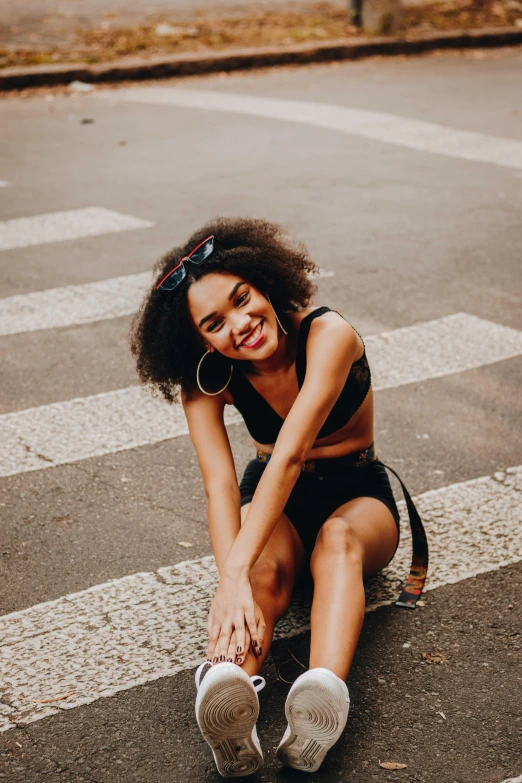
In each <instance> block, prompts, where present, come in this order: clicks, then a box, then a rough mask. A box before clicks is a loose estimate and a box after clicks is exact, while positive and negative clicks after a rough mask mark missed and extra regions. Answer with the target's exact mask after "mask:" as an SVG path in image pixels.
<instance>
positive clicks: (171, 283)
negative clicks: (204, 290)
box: [156, 235, 214, 291]
mask: <svg viewBox="0 0 522 783" xmlns="http://www.w3.org/2000/svg"><path fill="white" fill-rule="evenodd" d="M213 252H214V236H213V235H212V236H211V237H207V238H206V239H204V240H203V242H200V243H199V245H196V247H195V248H194V250H191V251H190V253H189V254H188V256H185V258H182V259H181V261H180V262H179V264H177V265H176V266H175V267H174V269H171V270H170V272H169V273H168V274H166V275H165V277H164V278H163V280H160V282H159V283H158V285H157V286H156V289H157V290H160V289H161V290H162V291H173V290H174V289H175V288H176V287H177V286H178V285H179V284H180V283H181V282H182V281H183V280H184V279H185V278H186V276H187V270H186V269H185V261H191V262H192V263H193V264H201V262H202V261H205V259H206V258H208V257H209V256H210V255H211V254H212V253H213Z"/></svg>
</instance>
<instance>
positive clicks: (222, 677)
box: [196, 667, 263, 778]
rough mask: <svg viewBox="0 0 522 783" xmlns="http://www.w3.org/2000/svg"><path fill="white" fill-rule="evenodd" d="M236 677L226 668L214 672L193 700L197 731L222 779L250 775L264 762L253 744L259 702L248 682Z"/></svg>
mask: <svg viewBox="0 0 522 783" xmlns="http://www.w3.org/2000/svg"><path fill="white" fill-rule="evenodd" d="M238 675H239V671H237V672H236V671H234V670H233V669H232V670H231V669H229V668H228V667H227V669H225V670H222V671H220V672H216V673H215V675H214V676H213V678H212V682H211V683H209V685H208V687H207V688H206V689H204V691H203V692H202V693H201V699H200V698H199V697H198V699H197V700H196V718H197V721H198V725H199V728H200V729H201V733H202V734H203V737H204V738H205V740H206V742H207V743H208V744H209V746H210V748H211V750H212V753H213V754H214V761H215V762H216V767H217V770H218V772H219V774H220V775H221V776H222V777H224V778H238V777H242V776H244V775H252V774H253V773H254V772H257V770H258V769H259V768H260V767H261V765H262V763H263V754H262V753H261V751H260V749H259V748H258V747H257V745H256V743H255V741H254V736H255V731H254V729H255V725H256V721H257V718H258V715H259V700H258V698H257V695H256V693H255V691H254V690H253V688H252V687H251V685H250V683H249V682H247V681H246V680H243V679H242V678H241V677H240V676H239V677H238ZM203 682H204V681H203Z"/></svg>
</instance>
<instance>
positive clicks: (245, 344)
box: [239, 321, 263, 348]
mask: <svg viewBox="0 0 522 783" xmlns="http://www.w3.org/2000/svg"><path fill="white" fill-rule="evenodd" d="M262 330H263V321H260V322H259V323H258V325H257V326H256V327H255V329H253V330H252V331H251V332H250V334H249V335H248V337H246V338H245V339H244V340H243V341H242V342H240V343H239V347H240V348H252V346H254V345H255V344H256V343H257V342H258V340H259V338H260V337H261V333H262Z"/></svg>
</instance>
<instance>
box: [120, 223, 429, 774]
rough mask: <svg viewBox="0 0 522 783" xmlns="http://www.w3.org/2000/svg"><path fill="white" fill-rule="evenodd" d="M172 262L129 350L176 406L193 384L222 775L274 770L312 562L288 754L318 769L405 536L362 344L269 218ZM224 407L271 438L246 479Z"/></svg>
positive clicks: (204, 707) (210, 723) (209, 677)
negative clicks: (288, 642) (274, 673)
mask: <svg viewBox="0 0 522 783" xmlns="http://www.w3.org/2000/svg"><path fill="white" fill-rule="evenodd" d="M157 272H158V276H157V280H158V282H157V283H156V285H155V286H154V287H153V288H152V290H151V291H150V293H149V294H148V296H147V297H146V299H145V301H144V303H143V305H142V307H141V310H140V312H139V313H138V315H137V316H136V319H135V321H134V325H133V330H132V333H131V347H132V351H133V354H134V356H135V358H136V360H137V367H138V373H139V375H140V378H141V381H142V382H143V383H145V384H149V385H151V386H152V387H154V388H156V389H158V390H159V391H160V392H161V393H162V394H163V396H164V397H165V398H166V399H167V400H168V401H169V402H174V401H175V400H177V399H179V397H180V396H181V399H182V403H183V407H184V410H185V413H186V417H187V421H188V425H189V431H190V436H191V438H192V441H193V443H194V446H195V449H196V452H197V456H198V460H199V464H200V467H201V472H202V477H203V483H204V486H205V492H206V496H207V514H208V523H209V529H210V537H211V541H212V548H213V551H214V555H215V559H216V564H217V568H218V572H219V585H218V587H217V590H216V593H215V596H214V598H213V601H212V604H211V609H210V613H209V620H208V633H209V643H208V656H207V659H208V660H207V663H208V664H209V666H210V668H208V669H207V671H206V673H205V677H204V679H202V678H201V675H202V667H200V669H199V670H198V673H197V677H196V681H197V684H198V690H199V692H198V696H197V701H196V714H197V720H198V724H199V726H200V728H201V731H202V733H203V736H204V738H205V739H206V741H207V742H208V744H209V745H210V747H211V749H212V751H213V754H214V759H215V761H216V765H217V768H218V771H219V772H220V774H221V775H223V776H224V777H236V776H240V775H245V774H250V773H253V772H255V771H256V770H257V769H258V768H259V767H260V765H261V763H262V761H263V756H262V751H261V747H260V744H259V740H258V738H257V732H256V726H255V723H256V720H257V715H258V712H259V703H258V697H257V691H258V690H260V688H261V687H263V685H264V680H263V679H262V678H260V677H259V676H258V673H259V671H260V669H261V666H262V664H263V661H264V660H265V658H266V656H267V654H268V651H269V649H270V643H271V640H272V633H273V629H274V626H275V624H276V622H277V621H278V620H279V618H280V617H281V616H282V615H283V614H284V613H285V611H286V609H287V607H288V604H289V602H290V598H291V595H292V590H293V587H294V585H295V583H296V580H297V579H298V577H299V576H300V575H301V574H302V573H303V571H308V570H309V573H310V574H311V577H312V579H313V582H314V596H313V603H312V610H311V618H310V621H311V650H310V668H309V670H308V671H306V672H304V674H302V675H301V676H300V677H299V678H298V679H297V680H296V681H295V683H294V684H293V685H292V687H291V689H290V692H289V694H288V698H287V701H286V708H285V711H286V717H287V719H288V727H287V729H286V732H285V734H284V736H283V738H282V740H281V743H280V745H279V748H278V750H277V755H278V757H279V759H280V760H281V761H282V762H283V763H284V764H286V765H288V766H291V767H294V768H296V769H300V770H305V771H309V772H314V771H315V770H317V769H318V768H319V766H320V764H321V762H322V760H323V759H324V757H325V755H326V753H327V751H328V750H329V748H330V747H332V745H333V744H334V743H335V742H336V741H337V739H338V738H339V737H340V735H341V733H342V731H343V729H344V726H345V724H346V720H347V717H348V708H349V695H348V689H347V686H346V683H345V680H346V678H347V676H348V672H349V670H350V665H351V663H352V659H353V655H354V652H355V648H356V645H357V640H358V638H359V634H360V631H361V627H362V623H363V618H364V610H365V596H364V585H363V580H364V579H366V578H367V577H369V576H371V575H372V574H375V573H377V572H378V571H380V570H381V569H382V568H383V567H384V566H385V565H386V564H387V563H389V562H390V560H391V559H392V557H393V555H394V553H395V550H396V548H397V545H398V542H399V514H398V511H397V506H396V504H395V500H394V498H393V494H392V491H391V487H390V483H389V480H388V477H387V474H386V470H385V468H384V466H383V464H382V463H381V462H380V461H379V460H377V458H376V456H375V451H374V447H373V392H372V388H371V375H370V369H369V366H368V362H367V359H366V354H365V348H364V344H363V341H362V339H361V337H360V336H359V335H358V333H357V332H356V331H355V330H354V329H353V328H352V326H351V325H350V324H349V323H348V322H347V321H346V320H345V319H344V318H343V317H342V316H341V315H339V314H338V313H336V312H334V311H332V310H330V309H329V308H327V307H319V308H314V307H312V306H311V304H310V303H311V299H312V294H313V293H314V290H315V288H314V285H313V284H312V282H311V280H310V278H311V276H313V275H314V273H316V272H317V267H316V265H315V264H314V263H313V261H312V260H311V259H310V258H309V256H308V254H307V252H306V250H305V249H304V248H303V247H301V246H299V245H296V244H292V243H291V242H290V241H289V240H288V239H287V237H286V236H285V235H284V233H283V231H282V229H281V228H280V227H279V226H276V225H274V224H270V223H267V222H266V221H263V220H254V219H243V218H240V219H232V218H230V219H217V220H214V221H212V222H211V223H209V224H208V225H206V226H205V227H203V228H202V229H201V230H199V231H197V232H196V233H195V234H194V235H193V236H192V237H190V239H189V240H188V242H187V243H186V244H185V245H183V246H182V247H178V248H175V249H174V250H172V251H171V252H169V253H168V254H167V255H166V256H164V258H163V259H162V260H161V261H160V262H159V264H158V267H157ZM226 405H234V406H235V407H236V408H237V409H238V410H239V411H240V413H241V414H242V416H243V418H244V420H245V423H246V426H247V428H248V430H249V433H250V435H251V436H252V438H253V440H254V446H255V448H256V451H257V456H256V459H254V460H252V461H251V462H250V463H249V464H248V465H247V467H246V470H245V473H244V475H243V478H242V480H241V482H240V485H239V486H238V482H237V479H236V473H235V468H234V460H233V456H232V452H231V448H230V444H229V440H228V437H227V431H226V429H225V424H224V410H225V406H226ZM408 500H409V497H408ZM410 510H411V509H410ZM419 522H420V520H419ZM420 586H421V587H422V585H420ZM414 592H415V593H416V594H417V597H418V594H420V590H419V589H415V590H414ZM410 603H411V601H410Z"/></svg>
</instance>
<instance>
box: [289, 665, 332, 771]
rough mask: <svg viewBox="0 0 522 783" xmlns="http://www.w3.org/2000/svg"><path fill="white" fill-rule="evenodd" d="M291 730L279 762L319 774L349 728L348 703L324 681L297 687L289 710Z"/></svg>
mask: <svg viewBox="0 0 522 783" xmlns="http://www.w3.org/2000/svg"><path fill="white" fill-rule="evenodd" d="M285 714H286V719H287V721H288V726H289V728H290V734H289V735H288V737H286V738H285V739H283V740H282V741H281V744H280V745H279V747H278V749H277V757H278V759H279V760H280V761H281V762H282V763H283V764H285V765H286V766H287V767H293V768H294V769H299V770H301V771H302V772H317V770H318V769H319V767H320V766H321V764H322V762H323V760H324V757H325V756H326V754H327V753H328V751H329V750H330V748H331V747H332V745H334V744H335V743H336V742H337V740H338V739H339V737H340V736H341V734H342V733H343V730H344V727H345V725H346V718H345V717H344V716H345V715H346V699H345V697H344V695H341V694H339V696H337V695H336V694H335V693H333V691H332V688H331V687H327V684H326V683H322V682H320V681H315V682H310V681H309V680H308V681H305V682H303V683H296V684H295V685H294V686H293V688H292V690H291V691H290V693H289V694H288V698H287V701H286V706H285Z"/></svg>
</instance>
